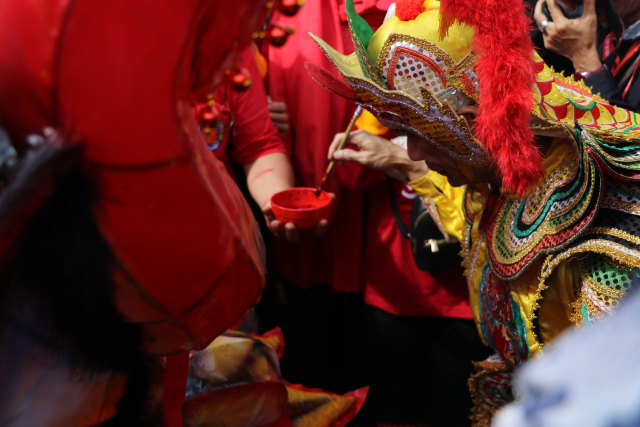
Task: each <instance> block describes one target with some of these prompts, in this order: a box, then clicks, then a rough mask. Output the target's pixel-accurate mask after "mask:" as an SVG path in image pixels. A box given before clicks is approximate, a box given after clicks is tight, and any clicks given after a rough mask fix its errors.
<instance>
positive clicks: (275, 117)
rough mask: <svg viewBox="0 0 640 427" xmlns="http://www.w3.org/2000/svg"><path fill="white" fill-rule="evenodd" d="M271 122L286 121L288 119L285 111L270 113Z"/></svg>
mask: <svg viewBox="0 0 640 427" xmlns="http://www.w3.org/2000/svg"><path fill="white" fill-rule="evenodd" d="M269 115H270V116H271V121H272V122H276V123H277V122H279V123H286V122H288V121H289V115H288V114H287V113H273V112H272V113H270V114H269Z"/></svg>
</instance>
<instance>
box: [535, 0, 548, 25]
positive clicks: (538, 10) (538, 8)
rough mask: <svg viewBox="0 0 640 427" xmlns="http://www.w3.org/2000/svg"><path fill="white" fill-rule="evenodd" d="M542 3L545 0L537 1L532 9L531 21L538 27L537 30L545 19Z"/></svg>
mask: <svg viewBox="0 0 640 427" xmlns="http://www.w3.org/2000/svg"><path fill="white" fill-rule="evenodd" d="M544 2H545V0H538V2H537V3H536V5H535V7H534V8H533V19H534V20H535V21H536V25H537V26H538V28H540V24H541V23H542V21H544V20H545V19H547V17H546V16H545V14H544V12H543V11H542V4H543V3H544Z"/></svg>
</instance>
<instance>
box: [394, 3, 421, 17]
mask: <svg viewBox="0 0 640 427" xmlns="http://www.w3.org/2000/svg"><path fill="white" fill-rule="evenodd" d="M422 12H424V0H398V1H397V2H396V16H397V17H398V19H400V20H401V21H411V20H412V19H416V17H417V16H418V15H420V14H421V13H422Z"/></svg>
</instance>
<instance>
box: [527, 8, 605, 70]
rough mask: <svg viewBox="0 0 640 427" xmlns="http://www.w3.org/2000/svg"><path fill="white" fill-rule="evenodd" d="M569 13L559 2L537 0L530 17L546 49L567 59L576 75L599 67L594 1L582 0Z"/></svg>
mask: <svg viewBox="0 0 640 427" xmlns="http://www.w3.org/2000/svg"><path fill="white" fill-rule="evenodd" d="M575 6H576V7H575V8H573V9H572V10H569V8H568V7H567V6H566V5H564V4H562V5H561V4H560V3H559V2H558V0H539V1H538V2H537V3H536V7H535V10H534V14H533V17H534V19H535V21H536V24H537V26H538V28H539V29H540V31H541V32H542V37H543V40H544V45H545V47H546V48H547V49H549V50H551V51H553V52H555V53H558V54H560V55H563V56H565V57H567V58H569V59H570V60H571V61H572V62H573V66H574V68H575V69H576V71H577V72H589V71H594V70H596V69H598V68H600V67H601V66H602V63H601V61H600V56H599V55H598V49H597V44H596V37H597V28H598V19H597V16H596V0H584V3H583V4H582V5H575Z"/></svg>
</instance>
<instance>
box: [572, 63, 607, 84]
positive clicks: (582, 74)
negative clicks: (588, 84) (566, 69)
mask: <svg viewBox="0 0 640 427" xmlns="http://www.w3.org/2000/svg"><path fill="white" fill-rule="evenodd" d="M604 70H607V66H606V65H602V64H601V65H600V66H599V67H598V68H596V69H595V70H592V71H582V70H576V72H575V73H573V77H574V78H575V79H576V80H584V79H588V78H589V77H591V76H593V75H594V74H598V73H600V72H602V71H604Z"/></svg>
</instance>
